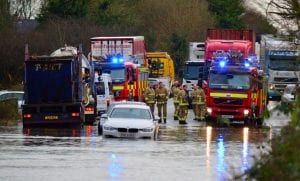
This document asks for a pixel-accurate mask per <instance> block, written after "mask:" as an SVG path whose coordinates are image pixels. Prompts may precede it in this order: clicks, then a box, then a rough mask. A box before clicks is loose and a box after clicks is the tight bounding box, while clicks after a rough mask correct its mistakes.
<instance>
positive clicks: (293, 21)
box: [266, 0, 300, 32]
mask: <svg viewBox="0 0 300 181" xmlns="http://www.w3.org/2000/svg"><path fill="white" fill-rule="evenodd" d="M266 15H267V17H269V18H270V19H272V20H273V21H276V22H280V23H281V24H282V23H283V24H282V26H284V27H285V29H286V30H287V31H289V32H299V31H300V1H299V0H280V1H279V0H271V1H270V2H269V3H268V8H267V10H266ZM268 15H269V16H268Z"/></svg>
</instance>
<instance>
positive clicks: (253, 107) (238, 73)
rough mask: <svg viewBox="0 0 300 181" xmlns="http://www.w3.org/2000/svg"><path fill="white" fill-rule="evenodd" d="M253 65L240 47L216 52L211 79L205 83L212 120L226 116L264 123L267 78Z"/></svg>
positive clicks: (232, 118) (209, 118)
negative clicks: (242, 53)
mask: <svg viewBox="0 0 300 181" xmlns="http://www.w3.org/2000/svg"><path fill="white" fill-rule="evenodd" d="M253 65H254V64H253V63H252V62H251V60H250V59H245V58H243V56H242V55H241V54H240V55H238V54H237V52H236V51H231V52H225V51H223V52H218V53H215V54H214V56H213V58H212V64H211V67H210V70H209V75H208V80H207V81H204V85H203V88H204V91H205V94H206V104H207V115H208V117H207V120H208V122H211V121H213V122H214V121H216V120H217V119H218V118H226V119H229V120H230V121H231V122H236V121H237V122H244V123H245V124H249V123H257V124H261V123H262V121H263V113H264V111H265V110H266V104H267V78H266V76H265V75H264V73H263V71H262V70H259V69H258V68H257V67H255V66H253Z"/></svg>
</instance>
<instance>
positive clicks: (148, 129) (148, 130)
mask: <svg viewBox="0 0 300 181" xmlns="http://www.w3.org/2000/svg"><path fill="white" fill-rule="evenodd" d="M140 131H142V132H152V131H153V128H144V129H140Z"/></svg>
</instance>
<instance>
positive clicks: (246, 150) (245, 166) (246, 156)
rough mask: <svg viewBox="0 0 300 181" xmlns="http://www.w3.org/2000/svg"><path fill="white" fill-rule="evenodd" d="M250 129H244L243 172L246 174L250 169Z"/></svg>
mask: <svg viewBox="0 0 300 181" xmlns="http://www.w3.org/2000/svg"><path fill="white" fill-rule="evenodd" d="M248 140H249V128H247V127H246V128H243V154H242V155H243V157H242V165H241V171H242V172H244V171H246V170H248V169H249V168H250V165H249V160H250V154H249V144H248Z"/></svg>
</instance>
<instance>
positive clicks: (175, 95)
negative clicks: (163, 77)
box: [172, 80, 180, 120]
mask: <svg viewBox="0 0 300 181" xmlns="http://www.w3.org/2000/svg"><path fill="white" fill-rule="evenodd" d="M179 91H180V84H179V82H178V81H177V80H176V81H175V82H174V84H173V86H172V94H173V103H174V120H178V104H179V100H178V93H179Z"/></svg>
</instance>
